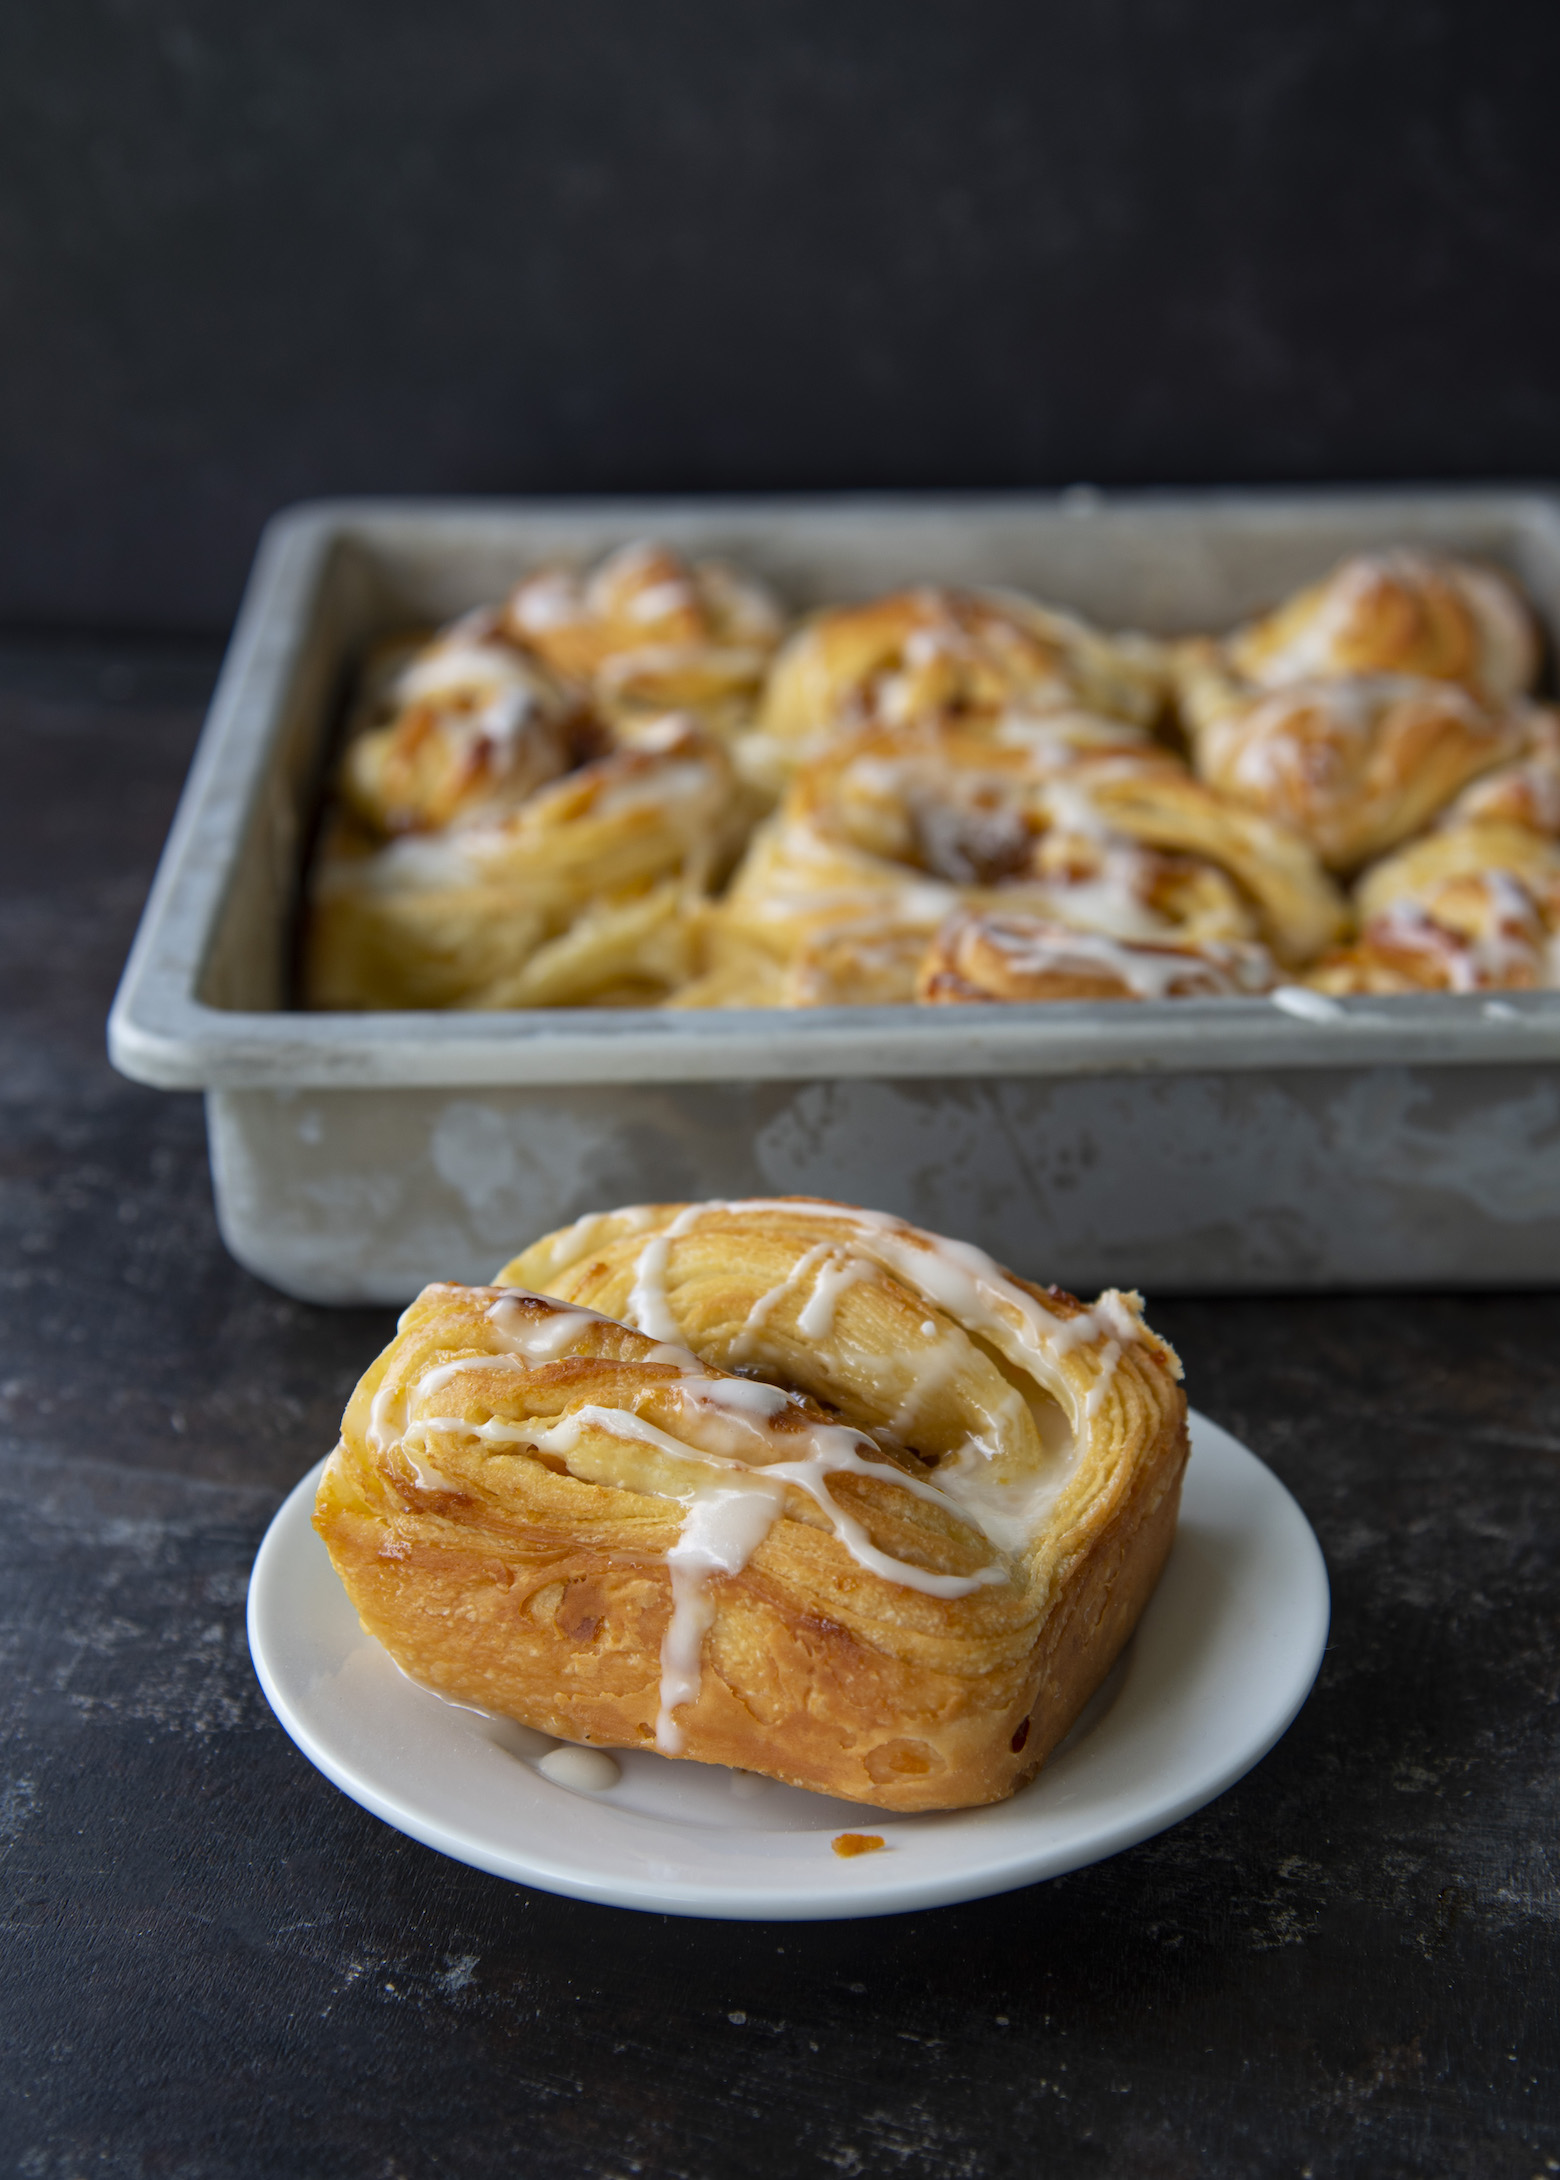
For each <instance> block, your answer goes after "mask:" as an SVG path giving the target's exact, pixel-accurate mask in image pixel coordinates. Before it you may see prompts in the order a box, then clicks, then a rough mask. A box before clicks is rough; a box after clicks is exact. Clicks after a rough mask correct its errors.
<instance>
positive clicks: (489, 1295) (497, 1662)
mask: <svg viewBox="0 0 1560 2180" xmlns="http://www.w3.org/2000/svg"><path fill="white" fill-rule="evenodd" d="M1179 1377H1180V1369H1179V1365H1178V1364H1177V1362H1176V1360H1175V1357H1174V1355H1173V1354H1172V1353H1171V1351H1170V1349H1169V1348H1167V1347H1166V1346H1165V1344H1164V1342H1163V1341H1161V1340H1159V1339H1158V1338H1157V1337H1156V1336H1155V1335H1154V1334H1153V1333H1152V1332H1151V1331H1150V1330H1149V1329H1148V1327H1147V1325H1146V1324H1145V1323H1144V1321H1143V1316H1142V1310H1141V1305H1140V1303H1139V1302H1138V1299H1137V1297H1136V1296H1133V1295H1125V1294H1118V1293H1115V1292H1111V1293H1108V1294H1105V1295H1102V1296H1101V1297H1100V1299H1099V1300H1098V1301H1097V1302H1095V1303H1093V1304H1092V1305H1089V1306H1088V1307H1085V1305H1084V1304H1083V1303H1081V1302H1079V1301H1077V1300H1075V1299H1074V1298H1073V1297H1072V1296H1070V1295H1066V1294H1063V1293H1061V1292H1060V1291H1059V1290H1057V1289H1054V1288H1052V1289H1046V1288H1041V1287H1037V1286H1034V1285H1032V1284H1031V1283H1030V1282H1028V1281H1026V1280H1021V1279H1018V1278H1016V1277H1015V1276H1014V1275H1012V1274H1010V1273H1007V1272H1005V1271H1003V1270H1002V1269H1001V1268H1000V1267H999V1266H998V1265H996V1264H994V1263H993V1262H992V1261H991V1260H990V1259H989V1258H987V1257H985V1256H984V1255H982V1253H981V1252H980V1251H979V1250H976V1249H972V1248H970V1247H968V1246H966V1245H963V1244H958V1243H953V1242H948V1241H944V1240H942V1239H940V1238H939V1237H937V1236H935V1235H931V1234H927V1233H923V1232H921V1231H920V1230H918V1229H916V1228H913V1227H910V1226H907V1225H905V1224H904V1223H903V1222H902V1221H900V1220H897V1219H893V1218H889V1217H887V1216H884V1215H882V1214H877V1213H872V1212H865V1211H859V1210H854V1209H852V1208H850V1207H848V1206H844V1205H838V1204H829V1203H823V1202H818V1201H814V1200H811V1199H803V1198H789V1199H781V1200H777V1201H767V1202H766V1201H759V1202H743V1203H718V1202H717V1203H708V1204H667V1205H652V1206H643V1207H640V1208H638V1209H635V1210H630V1211H622V1212H614V1213H608V1214H605V1215H603V1216H601V1217H599V1218H593V1219H586V1220H582V1221H581V1222H580V1223H579V1225H578V1226H575V1227H571V1228H567V1229H565V1230H564V1231H563V1232H561V1233H558V1234H554V1235H551V1236H549V1237H548V1238H547V1239H546V1240H544V1241H542V1242H538V1243H537V1244H535V1245H534V1246H533V1247H532V1248H530V1249H528V1250H527V1251H525V1252H524V1254H523V1255H522V1256H520V1257H518V1258H516V1259H515V1261H514V1262H513V1263H512V1264H510V1265H508V1266H506V1267H505V1269H504V1271H503V1272H502V1273H501V1274H500V1276H499V1279H498V1281H497V1282H496V1283H495V1285H494V1286H492V1287H488V1288H459V1287H448V1286H442V1287H430V1288H428V1289H427V1290H426V1291H425V1292H424V1293H423V1295H422V1296H421V1297H420V1298H419V1300H418V1301H417V1302H415V1303H414V1304H413V1305H412V1307H411V1309H410V1310H409V1311H408V1312H407V1313H406V1315H405V1317H404V1318H403V1319H402V1323H401V1329H400V1331H399V1333H398V1334H397V1337H396V1339H395V1340H394V1342H393V1343H392V1344H391V1346H390V1348H389V1349H388V1350H387V1351H386V1353H385V1354H384V1355H382V1356H381V1357H380V1359H379V1360H378V1362H377V1363H375V1364H374V1366H373V1367H372V1369H370V1371H369V1372H368V1373H367V1375H366V1376H365V1377H364V1379H363V1381H362V1383H361V1384H360V1385H359V1387H358V1389H357V1391H356V1392H355V1393H354V1395H353V1397H352V1401H351V1403H350V1404H349V1406H348V1409H347V1413H346V1417H345V1420H344V1423H343V1427H342V1438H341V1443H340V1445H339V1447H338V1448H337V1451H336V1454H335V1456H334V1457H333V1459H332V1460H331V1462H330V1464H329V1465H328V1467H327V1469H326V1471H325V1475H324V1478H323V1480H322V1483H321V1486H320V1491H319V1499H318V1506H317V1512H316V1526H317V1527H318V1528H319V1531H320V1533H321V1535H322V1536H323V1537H324V1539H325V1542H326V1544H327V1546H328V1547H329V1550H330V1553H331V1557H332V1559H333V1561H334V1563H335V1565H336V1568H337V1571H338V1573H339V1574H340V1576H341V1578H342V1580H343V1582H344V1583H345V1585H346V1587H347V1590H348V1592H349V1594H350V1595H351V1598H352V1601H353V1603H354V1605H355V1606H356V1607H357V1610H358V1612H359V1614H360V1615H361V1617H362V1619H363V1623H364V1625H365V1627H366V1628H367V1629H368V1630H369V1632H370V1633H371V1634H372V1635H374V1636H375V1637H376V1638H377V1639H378V1640H379V1641H380V1642H382V1643H383V1644H384V1645H385V1646H386V1647H387V1648H388V1649H389V1650H390V1652H391V1654H392V1655H393V1656H394V1657H395V1659H396V1660H397V1662H398V1663H399V1664H400V1665H401V1666H402V1667H403V1669H404V1670H405V1671H406V1672H408V1673H409V1674H411V1675H412V1677H413V1678H414V1679H417V1680H419V1681H422V1682H423V1683H425V1684H426V1685H428V1686H430V1687H432V1688H435V1689H437V1690H438V1691H439V1692H440V1693H442V1694H444V1695H447V1696H450V1697H453V1698H454V1699H456V1700H457V1701H459V1702H463V1703H470V1704H476V1705H479V1706H481V1707H484V1708H487V1709H491V1710H494V1711H498V1712H501V1713H504V1714H506V1715H508V1716H510V1717H513V1718H517V1719H520V1720H522V1721H523V1722H524V1723H525V1724H527V1725H530V1726H533V1727H537V1728H539V1729H541V1730H542V1731H544V1732H547V1733H551V1734H556V1735H559V1736H560V1737H562V1738H563V1739H565V1740H569V1741H575V1742H588V1743H596V1744H605V1745H607V1746H616V1747H628V1748H633V1747H654V1748H657V1749H659V1750H660V1751H661V1752H662V1753H663V1754H665V1755H668V1756H673V1757H680V1758H689V1759H694V1760H698V1761H704V1762H711V1763H722V1764H731V1765H736V1766H739V1767H740V1768H742V1769H743V1770H746V1771H755V1772H760V1773H763V1774H765V1775H766V1776H769V1777H771V1778H776V1779H783V1780H787V1781H789V1782H790V1783H792V1784H794V1785H798V1786H803V1787H810V1788H813V1789H815V1790H817V1791H819V1792H822V1793H827V1794H834V1795H839V1796H843V1797H844V1798H846V1799H849V1800H852V1801H858V1802H866V1803H870V1804H874V1805H876V1806H879V1807H883V1808H889V1809H899V1810H917V1809H951V1808H961V1807H966V1806H969V1805H972V1804H977V1803H982V1802H991V1801H997V1800H1000V1799H1002V1798H1003V1797H1004V1796H1006V1795H1008V1794H1011V1793H1012V1792H1013V1791H1014V1789H1015V1788H1016V1787H1018V1786H1021V1785H1023V1784H1024V1783H1025V1781H1026V1780H1028V1779H1029V1778H1031V1777H1033V1775H1034V1773H1035V1772H1036V1771H1037V1770H1038V1769H1039V1767H1040V1765H1041V1764H1042V1763H1043V1761H1044V1759H1045V1757H1046V1755H1047V1754H1048V1753H1049V1752H1050V1750H1051V1749H1052V1748H1054V1747H1055V1745H1056V1743H1057V1742H1058V1741H1059V1740H1060V1739H1061V1738H1062V1736H1063V1735H1064V1734H1065V1732H1066V1731H1067V1728H1068V1726H1069V1725H1070V1724H1071V1722H1072V1721H1073V1719H1074V1718H1075V1717H1076V1716H1077V1714H1078V1712H1079V1710H1080V1709H1081V1708H1082V1706H1083V1704H1084V1703H1085V1702H1086V1701H1087V1699H1088V1696H1089V1695H1090V1693H1091V1692H1092V1691H1093V1689H1094V1688H1095V1687H1096V1686H1097V1685H1098V1684H1099V1682H1100V1680H1101V1679H1102V1678H1103V1677H1104V1675H1105V1673H1106V1672H1107V1671H1108V1670H1109V1667H1110V1665H1111V1663H1112V1662H1113V1660H1114V1659H1115V1657H1116V1656H1117V1655H1118V1653H1119V1651H1120V1649H1121V1647H1122V1645H1123V1644H1124V1643H1125V1641H1126V1640H1127V1637H1128V1636H1129V1635H1130V1633H1131V1631H1132V1629H1133V1627H1134V1626H1135V1624H1136V1622H1137V1619H1138V1617H1139V1615H1140V1613H1141V1611H1142V1609H1143V1606H1144V1604H1145V1603H1146V1601H1147V1599H1148V1597H1149V1595H1150V1594H1151V1592H1152V1590H1153V1587H1154V1584H1155V1582H1156V1581H1157V1579H1158V1576H1159V1572H1160V1569H1161V1567H1162V1565H1163V1563H1164V1559H1165V1556H1166V1554H1167V1552H1168V1550H1169V1546H1170V1542H1171V1539H1172V1535H1173V1532H1174V1526H1175V1519H1176V1509H1177V1504H1178V1499H1179V1490H1180V1480H1181V1473H1182V1468H1183V1466H1184V1462H1185V1458H1186V1444H1187V1441H1186V1404H1185V1399H1184V1396H1183V1394H1182V1392H1181V1390H1180V1386H1179V1384H1178V1382H1177V1381H1178V1379H1179Z"/></svg>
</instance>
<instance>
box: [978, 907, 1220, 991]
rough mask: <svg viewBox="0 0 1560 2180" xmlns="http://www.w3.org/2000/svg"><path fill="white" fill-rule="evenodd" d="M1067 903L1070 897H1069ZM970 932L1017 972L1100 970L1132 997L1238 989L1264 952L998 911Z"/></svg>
mask: <svg viewBox="0 0 1560 2180" xmlns="http://www.w3.org/2000/svg"><path fill="white" fill-rule="evenodd" d="M1068 906H1069V909H1070V908H1071V907H1072V903H1071V902H1070V901H1069V903H1068ZM972 935H978V937H979V938H980V939H981V940H983V941H984V943H985V944H986V945H988V946H991V947H993V948H994V949H995V950H996V952H998V953H999V954H1001V955H1003V956H1004V957H1005V959H1006V960H1007V961H1008V962H1009V963H1010V964H1011V966H1012V968H1013V969H1014V970H1015V971H1016V972H1017V973H1018V974H1019V975H1021V976H1057V975H1061V976H1077V975H1088V974H1090V973H1091V972H1092V971H1095V970H1103V971H1104V972H1105V974H1106V975H1108V976H1113V977H1115V978H1117V979H1118V981H1119V982H1120V983H1121V984H1122V985H1123V987H1124V988H1125V989H1126V990H1127V991H1129V992H1130V993H1131V994H1132V996H1133V997H1134V998H1135V999H1166V998H1169V997H1171V996H1172V995H1173V994H1174V993H1175V991H1176V990H1177V987H1183V988H1186V989H1188V990H1190V991H1194V992H1195V991H1197V990H1198V989H1199V988H1201V990H1203V991H1204V992H1219V993H1225V992H1228V993H1238V992H1239V991H1240V990H1241V988H1242V984H1243V982H1244V983H1245V986H1246V988H1247V989H1252V988H1254V980H1255V978H1257V977H1259V976H1260V975H1261V969H1260V967H1259V964H1260V962H1261V959H1262V956H1261V955H1260V954H1259V953H1258V951H1257V950H1256V949H1255V948H1252V947H1237V946H1227V945H1221V944H1219V943H1217V942H1213V943H1210V944H1207V945H1204V946H1201V947H1197V946H1188V945H1178V944H1175V943H1166V944H1159V945H1155V944H1153V943H1145V942H1144V941H1142V940H1137V941H1136V943H1134V942H1133V941H1132V940H1130V939H1126V938H1121V937H1116V936H1112V935H1110V934H1108V933H1107V932H1105V931H1103V930H1095V931H1074V930H1070V929H1063V928H1061V927H1059V926H1056V925H1046V924H1041V923H1026V924H1023V925H1020V924H1017V923H1015V922H1013V921H1011V920H1009V921H1004V920H1003V919H1002V918H1001V917H998V916H990V917H985V918H983V919H981V921H980V922H979V923H978V924H977V925H976V926H974V929H973V933H972Z"/></svg>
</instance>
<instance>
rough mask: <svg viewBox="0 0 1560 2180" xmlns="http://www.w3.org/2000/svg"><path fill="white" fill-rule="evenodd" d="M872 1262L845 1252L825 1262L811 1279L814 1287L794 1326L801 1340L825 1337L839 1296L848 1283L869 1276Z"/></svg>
mask: <svg viewBox="0 0 1560 2180" xmlns="http://www.w3.org/2000/svg"><path fill="white" fill-rule="evenodd" d="M875 1269H876V1266H875V1265H872V1264H869V1263H868V1262H867V1260H866V1258H865V1257H856V1256H850V1255H848V1254H847V1255H845V1256H842V1257H838V1258H836V1259H835V1260H834V1261H833V1262H832V1263H828V1262H826V1263H824V1264H823V1265H822V1266H821V1267H820V1269H819V1272H818V1275H817V1277H816V1278H815V1279H814V1281H813V1291H812V1293H811V1294H810V1295H809V1296H808V1297H807V1300H806V1302H805V1303H804V1304H803V1307H802V1311H801V1314H800V1316H799V1317H798V1318H797V1320H796V1329H797V1331H798V1332H799V1333H800V1334H801V1336H802V1338H803V1339H804V1340H826V1339H827V1338H828V1336H829V1334H830V1333H831V1332H832V1331H833V1330H834V1316H835V1312H836V1311H837V1310H838V1308H839V1303H840V1296H841V1295H842V1294H843V1293H844V1292H845V1290H846V1289H847V1287H854V1286H856V1285H857V1284H858V1283H859V1282H860V1281H861V1280H863V1279H870V1278H871V1276H872V1274H873V1272H874V1270H875Z"/></svg>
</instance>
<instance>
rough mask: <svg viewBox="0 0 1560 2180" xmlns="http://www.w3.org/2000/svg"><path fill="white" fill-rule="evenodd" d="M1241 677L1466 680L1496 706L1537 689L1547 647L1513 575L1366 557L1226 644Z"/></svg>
mask: <svg viewBox="0 0 1560 2180" xmlns="http://www.w3.org/2000/svg"><path fill="white" fill-rule="evenodd" d="M1223 650H1224V653H1225V656H1226V659H1227V661H1228V663H1229V665H1230V667H1231V669H1232V670H1233V671H1234V673H1236V674H1237V675H1238V676H1239V677H1240V678H1241V679H1242V680H1245V681H1248V682H1252V683H1255V684H1256V685H1257V686H1258V687H1260V688H1266V689H1272V688H1278V687H1281V686H1283V685H1285V684H1287V683H1289V682H1293V681H1313V680H1317V679H1332V678H1334V677H1335V676H1337V675H1341V674H1415V675H1425V676H1428V677H1429V678H1430V679H1432V680H1435V681H1454V682H1460V683H1461V684H1462V686H1463V687H1464V688H1465V689H1468V690H1470V691H1472V693H1473V694H1474V695H1476V696H1479V697H1482V698H1484V699H1485V701H1486V702H1489V703H1492V704H1497V705H1498V704H1509V703H1511V702H1513V701H1514V700H1515V699H1516V698H1518V697H1520V696H1523V695H1525V694H1526V692H1527V691H1528V690H1529V689H1531V688H1532V686H1533V681H1534V678H1535V676H1536V674H1537V672H1538V663H1539V642H1538V631H1537V627H1536V625H1535V623H1534V620H1533V616H1532V614H1531V613H1530V612H1529V610H1528V608H1527V606H1526V605H1525V603H1524V602H1523V600H1522V597H1521V595H1520V594H1519V592H1518V591H1517V588H1516V586H1515V584H1513V583H1512V582H1511V581H1510V580H1509V578H1508V577H1506V576H1504V575H1502V574H1501V573H1500V571H1499V570H1498V569H1496V568H1493V567H1488V566H1485V565H1484V564H1482V563H1480V562H1477V561H1472V560H1456V559H1451V558H1447V557H1441V556H1437V555H1434V554H1430V553H1423V552H1412V551H1407V550H1403V549H1398V550H1395V551H1390V552H1373V553H1359V554H1357V555H1356V556H1355V557H1354V558H1352V559H1349V560H1345V561H1342V562H1341V563H1340V564H1339V565H1338V566H1337V567H1336V568H1334V569H1333V571H1332V573H1331V574H1330V575H1328V576H1326V577H1325V578H1324V579H1323V580H1322V581H1321V582H1320V583H1315V584H1313V585H1311V586H1310V587H1309V588H1308V589H1305V590H1302V591H1300V592H1298V593H1297V594H1296V595H1295V596H1294V597H1293V598H1291V599H1289V600H1288V601H1287V602H1286V603H1285V604H1283V605H1281V606H1279V607H1278V608H1277V610H1276V611H1275V612H1273V613H1269V614H1267V615H1265V616H1264V617H1263V618H1262V619H1260V620H1256V621H1253V622H1251V623H1249V624H1248V625H1247V626H1246V627H1244V628H1240V629H1237V630H1236V632H1235V634H1234V635H1233V636H1231V637H1229V638H1228V640H1227V641H1226V643H1225V644H1224V646H1223Z"/></svg>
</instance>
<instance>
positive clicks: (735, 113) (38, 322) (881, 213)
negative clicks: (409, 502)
mask: <svg viewBox="0 0 1560 2180" xmlns="http://www.w3.org/2000/svg"><path fill="white" fill-rule="evenodd" d="M1557 78H1560V9H1556V8H1555V7H1554V6H1553V5H1552V4H1548V0H1525V4H1524V0H1480V4H1473V0H1414V4H1413V5H1408V4H1406V0H1261V4H1260V5H1253V4H1252V0H1087V4H1080V0H961V4H959V5H951V4H941V0H940V4H937V5H925V4H921V0H897V4H892V0H878V4H871V5H867V4H860V0H856V4H849V0H764V4H763V5H755V4H752V0H749V4H747V5H741V4H736V0H726V4H724V5H721V4H717V0H657V4H656V5H654V6H646V5H644V0H632V4H630V0H573V4H570V5H565V6H557V5H551V6H539V5H536V4H534V0H532V4H527V0H445V4H443V5H441V6H439V7H431V6H429V5H427V4H426V0H330V4H329V5H328V6H326V5H321V4H320V0H267V4H266V5H265V6H264V7H253V6H248V5H244V4H242V0H50V4H49V5H48V6H46V7H45V6H28V5H26V4H25V0H11V4H10V5H8V6H4V7H0V623H9V624H11V625H13V626H16V625H19V624H20V625H25V624H39V623H53V624H59V623H94V624H98V625H119V626H143V627H145V626H149V627H162V628H174V627H185V628H210V629H217V628H220V627H221V626H222V625H223V624H224V623H225V621H226V619H227V617H228V615H229V614H230V612H231V609H232V606H233V603H234V600H235V598H236V596H237V592H238V587H239V584H240V582H241V580H242V576H243V571H244V568H245V566H246V565H247V561H248V558H249V554H250V551H251V549H252V546H253V542H254V537H255V533H256V531H257V528H258V526H259V524H260V523H261V521H262V520H263V518H264V517H265V515H266V514H267V513H268V512H269V511H270V510H271V509H272V508H274V507H276V506H278V505H280V504H281V503H283V502H285V501H288V500H291V499H295V498H297V497H300V496H303V495H308V494H314V493H320V492H336V491H362V490H370V491H387V490H393V491H414V492H429V491H450V490H455V491H509V492H513V491H538V490H543V491H580V490H584V491H589V490H612V491H616V490H651V489H655V490H662V489H681V488H694V489H714V488H719V487H739V488H755V489H763V488H767V487H771V486H773V487H791V488H802V487H834V486H849V485H917V486H940V485H949V486H1002V485H1009V484H1043V483H1047V482H1055V483H1066V482H1069V481H1071V480H1075V479H1080V478H1086V479H1091V480H1094V481H1096V482H1101V483H1107V484H1108V483H1112V482H1120V483H1129V482H1130V483H1154V482H1208V481H1216V480H1232V479H1273V480H1286V479H1384V478H1405V477H1420V476H1424V477H1431V478H1437V477H1439V478H1453V477H1458V478H1462V477H1472V476H1485V475H1487V476H1497V475H1499V476H1513V475H1520V476H1532V475H1538V474H1542V473H1546V472H1548V473H1553V472H1555V471H1560V374H1557V370H1556V364H1557V354H1556V331H1557V312H1560V303H1557V298H1560V159H1557V157H1556V152H1555V118H1554V87H1555V83H1556V81H1557Z"/></svg>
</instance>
